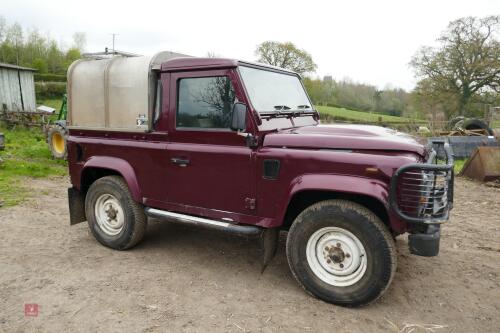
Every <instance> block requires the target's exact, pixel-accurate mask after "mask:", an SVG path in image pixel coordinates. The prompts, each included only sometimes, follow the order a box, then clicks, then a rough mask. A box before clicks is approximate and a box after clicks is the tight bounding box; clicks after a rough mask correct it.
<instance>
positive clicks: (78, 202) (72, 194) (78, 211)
mask: <svg viewBox="0 0 500 333" xmlns="http://www.w3.org/2000/svg"><path fill="white" fill-rule="evenodd" d="M68 204H69V224H70V225H74V224H77V223H80V222H85V221H86V220H87V218H86V217H85V196H84V195H83V194H82V192H80V191H78V190H77V189H76V188H74V187H70V188H68Z"/></svg>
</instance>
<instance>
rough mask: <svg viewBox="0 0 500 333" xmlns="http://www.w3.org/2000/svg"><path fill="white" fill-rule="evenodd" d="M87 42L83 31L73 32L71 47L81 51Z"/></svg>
mask: <svg viewBox="0 0 500 333" xmlns="http://www.w3.org/2000/svg"><path fill="white" fill-rule="evenodd" d="M86 44H87V36H86V35H85V33H84V32H75V33H74V34H73V48H75V49H77V50H78V51H80V53H81V52H83V51H84V49H85V45H86Z"/></svg>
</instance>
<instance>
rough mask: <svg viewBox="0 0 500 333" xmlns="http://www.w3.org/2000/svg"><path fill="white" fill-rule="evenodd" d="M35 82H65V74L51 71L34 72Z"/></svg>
mask: <svg viewBox="0 0 500 333" xmlns="http://www.w3.org/2000/svg"><path fill="white" fill-rule="evenodd" d="M35 81H36V82H40V81H43V82H66V75H64V74H53V73H45V74H40V73H35Z"/></svg>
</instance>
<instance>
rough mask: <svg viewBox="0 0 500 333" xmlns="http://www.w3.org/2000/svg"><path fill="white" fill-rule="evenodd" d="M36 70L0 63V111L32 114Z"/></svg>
mask: <svg viewBox="0 0 500 333" xmlns="http://www.w3.org/2000/svg"><path fill="white" fill-rule="evenodd" d="M35 71H36V70H35V69H33V68H28V67H20V66H15V65H10V64H5V63H0V110H2V111H24V112H34V111H35V109H36V98H35V81H34V77H33V74H34V72H35Z"/></svg>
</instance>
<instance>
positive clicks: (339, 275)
mask: <svg viewBox="0 0 500 333" xmlns="http://www.w3.org/2000/svg"><path fill="white" fill-rule="evenodd" d="M286 252H287V258H288V263H289V265H290V269H291V271H292V273H293V275H294V276H295V278H296V279H297V281H298V282H299V283H300V285H301V286H302V287H303V288H304V289H305V290H306V291H307V292H309V293H311V294H312V295H314V296H316V297H318V298H320V299H322V300H324V301H326V302H329V303H334V304H339V305H344V306H359V305H364V304H368V303H370V302H373V301H374V300H376V299H377V298H379V297H380V296H381V295H382V294H383V293H384V291H385V290H386V289H387V287H388V286H389V284H390V283H391V281H392V278H393V276H394V273H395V271H396V259H397V255H396V249H395V244H394V241H393V239H392V237H391V234H390V233H389V231H388V229H387V228H386V226H385V225H384V224H383V223H382V221H380V219H379V218H378V217H377V216H376V215H375V214H374V213H373V212H371V211H370V210H368V209H367V208H366V207H364V206H361V205H359V204H356V203H354V202H350V201H345V200H327V201H322V202H319V203H316V204H314V205H312V206H310V207H308V208H306V209H305V210H304V211H303V212H302V213H301V214H299V216H298V217H297V218H296V220H295V221H294V223H293V224H292V227H291V228H290V231H289V233H288V238H287V245H286Z"/></svg>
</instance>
